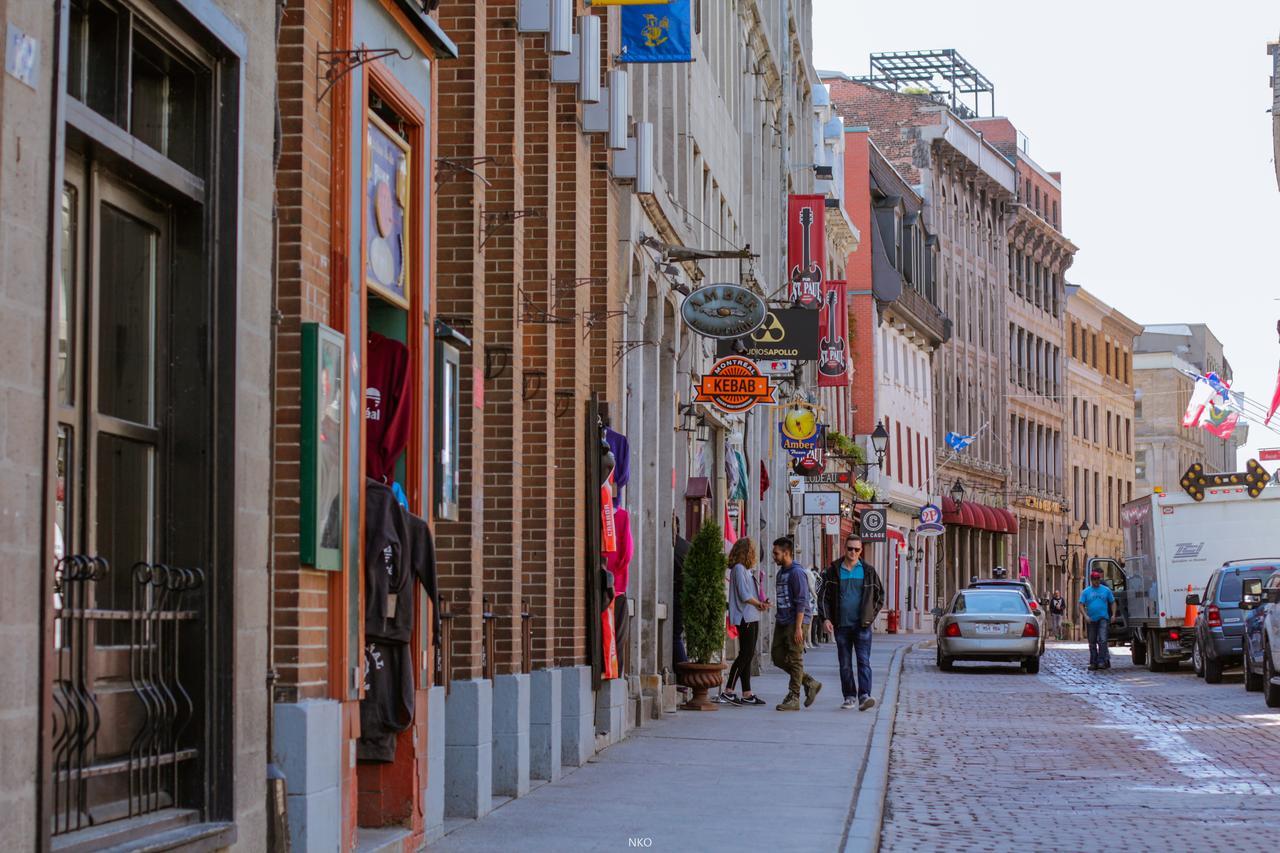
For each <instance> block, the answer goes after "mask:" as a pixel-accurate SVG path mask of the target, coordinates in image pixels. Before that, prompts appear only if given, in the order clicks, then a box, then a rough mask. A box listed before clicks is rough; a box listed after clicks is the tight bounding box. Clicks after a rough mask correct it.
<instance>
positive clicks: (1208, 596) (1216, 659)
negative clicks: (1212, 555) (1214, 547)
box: [1187, 558, 1280, 684]
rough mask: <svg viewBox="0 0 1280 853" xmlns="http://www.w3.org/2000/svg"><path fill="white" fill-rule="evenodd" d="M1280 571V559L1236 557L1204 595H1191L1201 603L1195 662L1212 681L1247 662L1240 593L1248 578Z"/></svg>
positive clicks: (1193, 648) (1211, 577)
mask: <svg viewBox="0 0 1280 853" xmlns="http://www.w3.org/2000/svg"><path fill="white" fill-rule="evenodd" d="M1277 571H1280V558H1272V559H1258V560H1232V561H1230V562H1228V563H1226V564H1225V565H1223V566H1221V567H1220V568H1217V569H1214V570H1213V572H1212V573H1211V574H1210V575H1209V582H1208V583H1207V584H1205V588H1204V595H1203V596H1200V595H1196V594H1194V593H1193V594H1191V595H1188V596H1187V603H1188V604H1193V605H1199V611H1198V613H1197V615H1196V621H1195V623H1194V625H1193V627H1192V632H1193V634H1192V639H1191V665H1192V667H1194V668H1195V671H1196V675H1198V676H1200V677H1201V678H1203V679H1204V680H1205V681H1207V682H1209V683H1210V684H1217V683H1218V682H1220V681H1222V671H1223V670H1224V669H1231V668H1233V667H1237V666H1240V665H1241V663H1242V662H1243V659H1244V658H1243V647H1244V620H1245V616H1246V611H1245V610H1244V609H1242V608H1241V607H1240V592H1241V589H1242V584H1243V582H1244V581H1245V580H1246V579H1250V578H1256V579H1258V580H1261V581H1266V580H1267V579H1269V578H1270V577H1271V576H1272V575H1273V574H1275V573H1276V572H1277Z"/></svg>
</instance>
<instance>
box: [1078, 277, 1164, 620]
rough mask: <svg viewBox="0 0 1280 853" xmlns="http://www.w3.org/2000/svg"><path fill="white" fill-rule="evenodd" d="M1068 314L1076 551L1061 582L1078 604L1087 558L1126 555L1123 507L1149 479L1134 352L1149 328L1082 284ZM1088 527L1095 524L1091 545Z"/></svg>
mask: <svg viewBox="0 0 1280 853" xmlns="http://www.w3.org/2000/svg"><path fill="white" fill-rule="evenodd" d="M1066 312H1067V387H1066V394H1067V398H1068V400H1069V407H1070V413H1071V414H1070V423H1069V425H1068V430H1069V432H1068V435H1069V441H1068V444H1067V458H1066V465H1067V467H1066V470H1067V472H1068V473H1067V483H1066V489H1067V506H1068V507H1069V511H1070V516H1069V521H1070V525H1069V528H1068V529H1066V530H1063V531H1062V532H1061V534H1060V538H1059V539H1058V540H1057V543H1058V544H1068V545H1070V546H1071V547H1068V548H1065V549H1064V548H1060V547H1058V548H1056V556H1057V558H1058V559H1057V560H1056V562H1057V563H1058V566H1057V568H1056V576H1055V577H1054V585H1055V586H1057V587H1058V588H1060V589H1062V590H1063V591H1064V593H1066V594H1067V595H1068V597H1069V598H1070V600H1072V601H1074V600H1075V599H1076V597H1078V596H1079V594H1080V589H1081V584H1082V583H1084V582H1085V581H1084V578H1083V570H1084V560H1085V559H1086V557H1088V556H1123V547H1124V541H1123V536H1122V531H1121V527H1120V508H1121V506H1123V505H1124V503H1125V502H1126V501H1128V500H1131V499H1132V498H1133V497H1134V495H1135V489H1136V487H1135V478H1137V479H1140V478H1141V469H1137V470H1135V458H1136V456H1135V454H1136V447H1135V443H1134V438H1135V435H1134V430H1135V412H1134V407H1135V401H1134V392H1135V374H1134V369H1133V347H1134V340H1135V339H1136V338H1137V336H1138V335H1139V334H1141V333H1142V326H1141V325H1140V324H1138V323H1136V322H1134V321H1133V320H1131V319H1129V318H1128V317H1126V316H1125V315H1124V314H1122V313H1120V312H1119V311H1117V310H1116V309H1115V308H1113V307H1111V306H1110V305H1108V304H1106V303H1105V302H1103V301H1102V300H1101V299H1099V298H1098V297H1097V296H1096V295H1094V294H1093V293H1091V292H1090V291H1088V290H1086V289H1085V288H1083V287H1079V286H1076V285H1068V286H1067V300H1066ZM1170 405H1174V403H1173V401H1172V400H1170ZM1179 417H1181V414H1179ZM1179 476H1181V474H1179ZM1082 524H1088V525H1089V528H1088V529H1089V535H1088V538H1087V540H1084V541H1082V540H1081V538H1080V535H1079V531H1080V526H1081V525H1082ZM1068 590H1069V592H1068Z"/></svg>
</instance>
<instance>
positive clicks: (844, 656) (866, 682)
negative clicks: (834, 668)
mask: <svg viewBox="0 0 1280 853" xmlns="http://www.w3.org/2000/svg"><path fill="white" fill-rule="evenodd" d="M862 547H863V546H862V540H861V539H859V538H858V537H857V536H850V537H848V538H847V539H845V541H844V557H842V558H841V559H839V560H836V561H835V562H834V563H832V564H831V565H830V566H828V567H827V570H826V571H825V572H823V574H822V615H823V624H824V627H825V628H826V630H827V633H828V634H832V633H833V634H835V638H836V651H837V652H838V653H839V656H840V687H841V689H842V690H843V691H844V703H843V704H842V705H841V706H840V707H841V708H843V709H845V710H849V709H851V708H857V709H858V710H860V711H865V710H867V709H868V708H870V707H872V706H873V705H875V704H876V700H875V699H874V698H872V696H871V626H872V624H873V623H874V622H875V621H876V615H877V614H878V613H879V612H880V608H881V606H882V605H883V604H884V587H883V586H881V585H880V576H879V575H877V574H876V570H875V567H874V566H872V565H871V564H870V563H866V562H863V559H862ZM855 657H856V658H857V673H856V678H855V673H854V658H855Z"/></svg>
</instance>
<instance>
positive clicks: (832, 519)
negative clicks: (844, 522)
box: [822, 515, 840, 536]
mask: <svg viewBox="0 0 1280 853" xmlns="http://www.w3.org/2000/svg"><path fill="white" fill-rule="evenodd" d="M822 525H823V527H824V528H825V532H826V534H827V535H828V536H839V535H840V516H838V515H824V516H823V517H822Z"/></svg>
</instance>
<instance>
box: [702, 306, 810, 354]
mask: <svg viewBox="0 0 1280 853" xmlns="http://www.w3.org/2000/svg"><path fill="white" fill-rule="evenodd" d="M819 314H820V312H818V311H808V310H805V309H803V308H775V309H772V310H770V311H766V312H765V315H764V319H763V320H762V321H761V323H760V325H759V326H758V327H756V329H755V330H754V331H753V332H751V334H749V335H746V336H744V337H742V338H740V339H739V340H740V342H741V344H742V346H745V347H746V352H741V347H739V351H738V352H735V351H734V341H732V340H723V339H722V340H721V341H720V343H719V344H717V345H716V355H718V356H726V355H745V356H747V357H748V358H754V359H756V360H757V361H772V360H775V359H788V360H791V361H813V360H814V359H816V358H817V357H818V320H819Z"/></svg>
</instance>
